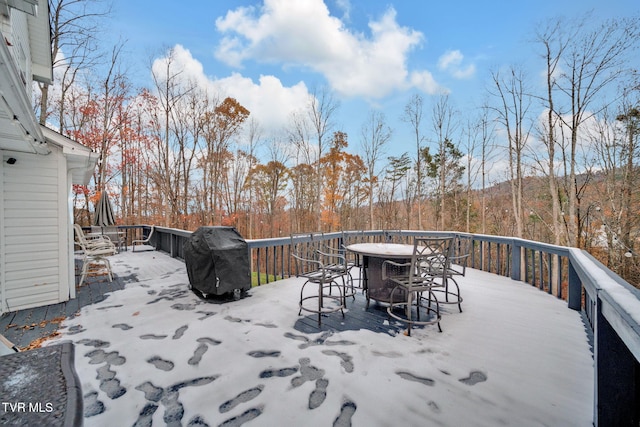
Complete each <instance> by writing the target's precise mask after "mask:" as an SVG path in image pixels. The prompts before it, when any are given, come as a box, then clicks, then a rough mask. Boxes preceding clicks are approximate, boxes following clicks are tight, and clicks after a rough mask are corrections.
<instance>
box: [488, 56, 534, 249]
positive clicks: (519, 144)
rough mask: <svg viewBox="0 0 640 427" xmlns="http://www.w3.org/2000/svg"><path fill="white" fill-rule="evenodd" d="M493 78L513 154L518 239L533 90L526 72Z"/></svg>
mask: <svg viewBox="0 0 640 427" xmlns="http://www.w3.org/2000/svg"><path fill="white" fill-rule="evenodd" d="M492 79H493V83H494V85H495V89H496V91H495V92H493V95H494V96H495V97H496V98H497V99H498V104H499V105H498V106H497V107H496V108H495V109H494V111H495V112H496V114H497V116H498V121H499V122H500V124H501V125H502V126H504V129H505V132H506V134H507V144H508V147H507V148H508V155H509V184H510V185H511V205H512V206H511V208H512V211H513V220H514V221H515V225H516V228H515V233H516V237H522V236H523V231H524V225H523V216H524V211H523V179H524V168H523V162H524V160H523V155H524V150H525V147H526V145H527V142H528V140H529V134H530V126H531V125H530V124H528V123H527V120H528V115H529V108H530V106H531V99H530V93H531V92H530V91H529V90H528V87H527V84H526V79H525V75H524V72H523V71H522V70H520V69H518V68H515V67H511V68H510V69H509V70H508V72H507V76H504V77H503V76H502V75H501V74H500V73H499V72H497V71H495V72H492Z"/></svg>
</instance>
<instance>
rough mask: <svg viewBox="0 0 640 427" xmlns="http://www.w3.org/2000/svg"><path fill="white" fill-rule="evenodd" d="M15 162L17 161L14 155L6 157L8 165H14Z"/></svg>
mask: <svg viewBox="0 0 640 427" xmlns="http://www.w3.org/2000/svg"><path fill="white" fill-rule="evenodd" d="M16 162H17V160H16V158H15V157H9V158H8V159H7V164H8V165H15V164H16Z"/></svg>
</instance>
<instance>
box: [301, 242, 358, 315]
mask: <svg viewBox="0 0 640 427" xmlns="http://www.w3.org/2000/svg"><path fill="white" fill-rule="evenodd" d="M311 239H312V241H313V242H314V246H315V248H316V250H317V251H319V254H320V255H324V256H325V262H326V264H325V268H327V269H329V270H334V271H336V272H337V273H342V274H346V276H347V280H346V281H345V282H344V286H343V288H342V296H343V298H344V306H345V307H346V306H347V297H352V298H353V300H354V301H355V299H356V289H355V286H354V284H353V282H354V280H353V276H352V275H351V269H352V268H353V267H354V264H353V263H350V262H349V260H348V259H347V253H346V252H347V251H346V249H345V246H344V244H343V243H342V242H343V241H344V238H343V237H341V239H340V242H341V243H340V244H339V246H337V247H336V246H332V245H330V244H328V242H329V240H328V239H327V238H325V235H324V233H322V232H320V233H313V234H311ZM347 285H348V286H347ZM329 293H331V289H329Z"/></svg>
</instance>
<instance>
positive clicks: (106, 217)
mask: <svg viewBox="0 0 640 427" xmlns="http://www.w3.org/2000/svg"><path fill="white" fill-rule="evenodd" d="M115 224H116V217H115V215H114V214H113V207H112V206H111V200H109V195H108V194H107V192H106V191H104V190H103V191H102V194H101V195H100V199H99V200H98V204H97V205H96V213H95V215H94V216H93V225H97V226H100V227H110V226H112V225H115Z"/></svg>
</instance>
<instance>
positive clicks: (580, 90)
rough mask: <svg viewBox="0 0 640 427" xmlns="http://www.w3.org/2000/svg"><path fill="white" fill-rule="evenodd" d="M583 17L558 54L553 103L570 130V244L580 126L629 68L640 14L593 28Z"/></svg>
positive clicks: (573, 241) (574, 232) (574, 238)
mask: <svg viewBox="0 0 640 427" xmlns="http://www.w3.org/2000/svg"><path fill="white" fill-rule="evenodd" d="M587 18H588V16H587V17H585V19H584V20H581V21H579V22H578V23H576V24H574V25H576V31H575V32H573V33H571V34H572V37H571V39H570V40H568V44H567V46H566V50H565V51H564V52H563V56H562V58H561V67H560V68H561V69H562V72H561V74H560V75H559V77H558V78H557V81H556V84H557V88H558V90H559V92H560V94H561V95H562V96H563V97H564V100H565V102H564V104H563V105H562V106H559V107H556V114H557V117H559V118H560V119H561V120H562V123H563V125H564V126H566V127H567V128H568V129H569V131H570V145H569V153H568V154H569V155H568V156H567V158H568V162H569V194H568V223H567V226H568V229H569V242H568V243H569V245H570V246H576V245H577V243H578V239H579V235H578V226H577V224H578V221H577V212H578V210H579V204H580V197H579V191H578V190H579V189H578V184H577V174H578V171H577V163H578V143H579V140H580V133H579V130H580V129H581V127H582V125H583V124H584V123H585V122H586V121H587V120H589V119H590V118H591V117H593V115H594V114H597V112H598V111H597V110H596V109H593V108H592V107H593V106H594V103H595V101H597V100H598V96H600V95H601V94H602V93H603V92H604V91H605V90H606V89H607V88H609V87H611V85H612V84H613V83H615V82H616V81H617V80H619V79H620V78H621V77H623V76H625V75H626V74H627V73H628V72H629V70H628V68H629V62H628V61H627V59H628V58H629V57H630V56H629V55H632V54H633V53H634V52H635V51H636V50H637V49H638V48H639V47H640V43H638V42H639V40H640V17H634V18H630V17H629V18H621V19H616V20H610V21H606V22H604V23H602V24H601V25H599V26H597V27H596V28H593V29H590V28H589V27H588V25H589V22H590V21H589V20H588V19H587Z"/></svg>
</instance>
